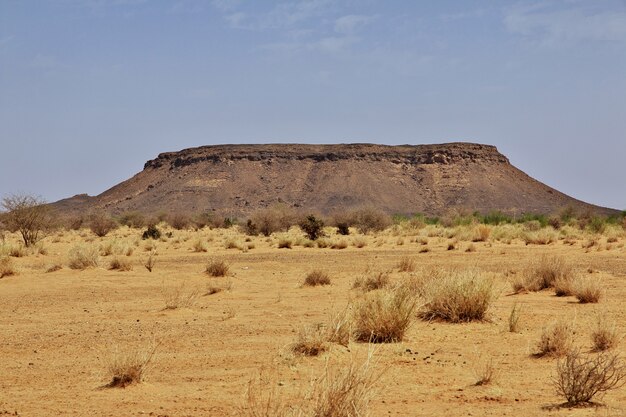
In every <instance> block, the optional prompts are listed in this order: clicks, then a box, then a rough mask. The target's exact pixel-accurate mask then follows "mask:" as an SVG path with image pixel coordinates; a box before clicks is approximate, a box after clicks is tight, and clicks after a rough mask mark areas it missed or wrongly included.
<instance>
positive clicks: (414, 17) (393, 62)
mask: <svg viewBox="0 0 626 417" xmlns="http://www.w3.org/2000/svg"><path fill="white" fill-rule="evenodd" d="M452 141H467V142H477V143H484V144H491V145H496V146H497V147H498V149H499V150H500V152H502V153H503V154H505V155H506V156H507V157H508V158H509V159H510V161H511V162H512V163H513V164H514V165H515V166H517V167H518V168H520V169H522V170H523V171H525V172H526V173H528V174H529V175H531V176H533V177H534V178H536V179H538V180H540V181H542V182H544V183H546V184H548V185H550V186H552V187H554V188H556V189H558V190H560V191H563V192H565V193H566V194H569V195H571V196H573V197H576V198H579V199H582V200H584V201H588V202H591V203H595V204H599V205H603V206H608V207H613V208H619V209H626V169H625V166H626V0H587V1H582V0H550V1H532V0H529V1H492V0H489V1H480V0H476V1H469V0H468V1H465V0H437V1H430V0H428V1H427V0H415V1H401V0H334V1H331V0H298V1H269V0H267V1H266V0H256V1H251V0H248V1H246V0H179V1H159V0H154V1H152V0H0V195H6V194H9V193H16V192H24V193H31V194H36V195H39V196H42V197H43V198H45V199H46V200H48V201H55V200H58V199H61V198H65V197H69V196H72V195H75V194H79V193H88V194H90V195H97V194H99V193H101V192H103V191H105V190H106V189H108V188H110V187H112V186H113V185H115V184H117V183H119V182H121V181H123V180H125V179H127V178H129V177H131V176H132V175H134V174H136V173H137V172H139V171H141V170H142V169H143V164H144V163H145V162H146V161H147V160H149V159H153V158H155V157H156V156H157V155H158V154H159V153H161V152H168V151H176V150H180V149H183V148H188V147H194V146H202V145H211V144H223V143H282V142H291V143H350V142H367V143H383V144H427V143H444V142H452Z"/></svg>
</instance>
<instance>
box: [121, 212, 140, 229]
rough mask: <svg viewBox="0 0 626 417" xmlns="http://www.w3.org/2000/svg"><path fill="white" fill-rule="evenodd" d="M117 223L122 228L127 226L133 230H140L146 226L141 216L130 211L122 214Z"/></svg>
mask: <svg viewBox="0 0 626 417" xmlns="http://www.w3.org/2000/svg"><path fill="white" fill-rule="evenodd" d="M118 222H119V223H120V224H121V225H123V226H128V227H131V228H133V229H141V228H142V227H144V226H145V225H146V218H145V217H144V215H143V214H141V213H139V212H137V211H132V212H127V213H124V214H122V215H121V216H120V217H119V219H118Z"/></svg>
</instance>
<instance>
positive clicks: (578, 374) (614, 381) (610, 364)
mask: <svg viewBox="0 0 626 417" xmlns="http://www.w3.org/2000/svg"><path fill="white" fill-rule="evenodd" d="M625 383H626V365H625V364H624V361H623V360H622V359H621V358H620V357H619V356H618V355H617V354H616V353H607V352H602V353H600V354H597V355H592V356H585V355H582V354H581V353H580V351H578V350H574V351H570V352H568V353H567V355H566V356H565V358H564V359H563V360H561V361H559V363H558V365H557V376H556V378H555V379H554V386H555V388H556V391H557V394H559V395H560V396H562V397H563V398H565V400H566V405H567V406H577V405H584V404H590V403H591V402H592V401H593V399H594V397H597V396H601V395H603V394H604V393H606V392H607V391H610V390H614V389H618V388H620V387H622V386H624V384H625Z"/></svg>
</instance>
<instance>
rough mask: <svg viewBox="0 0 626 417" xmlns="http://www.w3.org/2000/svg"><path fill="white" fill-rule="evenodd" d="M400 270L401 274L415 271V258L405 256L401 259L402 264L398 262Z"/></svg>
mask: <svg viewBox="0 0 626 417" xmlns="http://www.w3.org/2000/svg"><path fill="white" fill-rule="evenodd" d="M398 270H399V271H400V272H413V271H415V260H414V259H413V258H409V257H408V256H405V257H404V258H402V259H400V262H398Z"/></svg>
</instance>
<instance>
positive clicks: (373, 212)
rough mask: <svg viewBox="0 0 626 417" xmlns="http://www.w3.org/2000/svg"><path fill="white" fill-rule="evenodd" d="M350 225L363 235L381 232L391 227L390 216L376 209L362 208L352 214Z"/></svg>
mask: <svg viewBox="0 0 626 417" xmlns="http://www.w3.org/2000/svg"><path fill="white" fill-rule="evenodd" d="M350 217H351V221H350V223H351V224H352V225H354V226H355V227H357V228H358V229H359V231H360V232H361V233H364V234H366V233H369V232H379V231H381V230H385V229H386V228H388V227H389V226H391V218H390V217H389V215H387V214H386V213H384V212H383V211H381V210H378V209H376V208H371V207H368V208H362V209H359V210H355V211H353V212H352V213H350Z"/></svg>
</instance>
